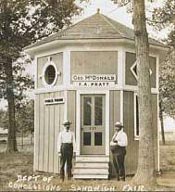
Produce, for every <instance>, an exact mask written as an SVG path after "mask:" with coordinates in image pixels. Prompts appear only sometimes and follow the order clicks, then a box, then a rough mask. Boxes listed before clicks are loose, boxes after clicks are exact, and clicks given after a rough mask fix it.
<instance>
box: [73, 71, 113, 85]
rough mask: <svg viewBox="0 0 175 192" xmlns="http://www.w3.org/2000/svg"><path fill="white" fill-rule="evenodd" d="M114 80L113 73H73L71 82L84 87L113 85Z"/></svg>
mask: <svg viewBox="0 0 175 192" xmlns="http://www.w3.org/2000/svg"><path fill="white" fill-rule="evenodd" d="M115 81H116V75H115V74H74V75H72V82H73V84H74V85H77V86H85V87H106V86H111V85H114V84H115Z"/></svg>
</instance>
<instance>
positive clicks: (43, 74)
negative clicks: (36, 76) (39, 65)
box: [42, 61, 58, 87]
mask: <svg viewBox="0 0 175 192" xmlns="http://www.w3.org/2000/svg"><path fill="white" fill-rule="evenodd" d="M49 66H53V67H54V69H55V78H54V80H53V82H52V83H51V84H48V83H47V81H46V70H47V68H48V67H49ZM57 78H58V70H57V67H56V65H55V63H54V62H53V61H48V62H47V63H46V64H45V65H44V67H43V72H42V82H43V85H44V86H45V87H53V86H54V85H55V84H56V82H57Z"/></svg>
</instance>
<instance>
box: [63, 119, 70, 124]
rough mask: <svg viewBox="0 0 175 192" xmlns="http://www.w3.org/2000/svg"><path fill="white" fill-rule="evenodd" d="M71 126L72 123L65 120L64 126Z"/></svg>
mask: <svg viewBox="0 0 175 192" xmlns="http://www.w3.org/2000/svg"><path fill="white" fill-rule="evenodd" d="M70 124H72V123H71V122H70V121H68V120H65V121H64V122H63V125H70Z"/></svg>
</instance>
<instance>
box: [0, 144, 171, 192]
mask: <svg viewBox="0 0 175 192" xmlns="http://www.w3.org/2000/svg"><path fill="white" fill-rule="evenodd" d="M0 148H1V151H0V191H6V190H8V191H31V190H39V191H122V190H125V191H142V190H146V188H145V187H144V186H141V185H140V186H137V187H136V186H130V185H129V181H130V180H131V177H127V178H126V181H125V182H122V181H120V182H118V181H117V180H116V179H115V178H114V179H111V180H71V181H67V180H66V181H65V182H63V183H62V182H61V181H60V179H59V176H58V175H56V174H45V173H41V172H35V173H34V172H33V168H32V166H33V152H32V151H33V147H32V146H29V145H26V146H24V147H23V148H22V147H21V146H18V149H19V152H17V153H13V154H7V153H5V152H3V151H4V150H5V144H0ZM160 160H161V161H160V167H161V175H159V176H157V183H158V186H157V187H156V188H155V189H154V191H155V190H157V191H175V144H172V143H171V144H167V145H164V146H163V145H161V147H160Z"/></svg>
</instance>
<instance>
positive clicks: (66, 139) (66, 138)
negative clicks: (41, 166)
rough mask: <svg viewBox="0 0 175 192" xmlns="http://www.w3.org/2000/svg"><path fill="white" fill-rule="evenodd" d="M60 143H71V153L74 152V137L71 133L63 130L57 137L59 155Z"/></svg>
mask: <svg viewBox="0 0 175 192" xmlns="http://www.w3.org/2000/svg"><path fill="white" fill-rule="evenodd" d="M62 143H72V144H73V151H74V152H76V144H75V135H74V133H73V132H72V131H70V130H68V131H67V130H66V129H64V130H63V131H61V132H60V133H59V135H58V139H57V151H58V153H60V151H61V144H62Z"/></svg>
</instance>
